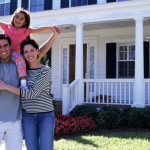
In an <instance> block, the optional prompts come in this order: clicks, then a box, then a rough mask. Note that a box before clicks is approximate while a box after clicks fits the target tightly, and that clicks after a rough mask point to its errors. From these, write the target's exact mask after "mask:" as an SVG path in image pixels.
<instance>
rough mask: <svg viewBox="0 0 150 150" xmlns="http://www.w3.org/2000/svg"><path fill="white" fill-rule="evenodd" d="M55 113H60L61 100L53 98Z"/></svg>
mask: <svg viewBox="0 0 150 150" xmlns="http://www.w3.org/2000/svg"><path fill="white" fill-rule="evenodd" d="M53 105H54V111H55V115H59V114H62V101H61V100H53Z"/></svg>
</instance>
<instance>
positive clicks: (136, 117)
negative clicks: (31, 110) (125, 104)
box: [121, 108, 146, 128]
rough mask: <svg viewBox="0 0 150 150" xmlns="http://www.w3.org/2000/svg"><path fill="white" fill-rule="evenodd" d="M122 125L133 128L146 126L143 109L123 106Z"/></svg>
mask: <svg viewBox="0 0 150 150" xmlns="http://www.w3.org/2000/svg"><path fill="white" fill-rule="evenodd" d="M121 116H122V125H123V126H128V127H134V128H141V127H146V125H145V121H146V120H145V117H144V109H142V108H123V110H122V115H121Z"/></svg>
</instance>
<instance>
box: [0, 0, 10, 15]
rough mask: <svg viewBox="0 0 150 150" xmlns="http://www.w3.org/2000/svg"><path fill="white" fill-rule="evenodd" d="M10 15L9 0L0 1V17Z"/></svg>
mask: <svg viewBox="0 0 150 150" xmlns="http://www.w3.org/2000/svg"><path fill="white" fill-rule="evenodd" d="M5 15H10V0H0V16H5Z"/></svg>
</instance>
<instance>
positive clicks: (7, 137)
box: [0, 9, 60, 150]
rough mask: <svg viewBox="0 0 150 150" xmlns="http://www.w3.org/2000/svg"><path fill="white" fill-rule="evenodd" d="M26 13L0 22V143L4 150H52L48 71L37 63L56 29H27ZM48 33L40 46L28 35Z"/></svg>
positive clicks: (52, 112) (52, 127) (20, 10)
mask: <svg viewBox="0 0 150 150" xmlns="http://www.w3.org/2000/svg"><path fill="white" fill-rule="evenodd" d="M29 26H30V14H29V12H28V11H27V10H24V9H17V10H16V11H15V12H14V14H13V16H12V19H11V22H10V24H6V23H3V22H0V27H1V28H2V30H3V32H4V34H0V142H2V140H3V139H4V141H5V149H6V150H21V149H22V141H23V135H24V138H25V143H26V147H27V150H53V141H54V128H55V116H54V107H53V103H52V97H51V96H52V94H51V68H50V67H48V66H45V65H42V64H40V63H39V60H40V59H41V58H42V57H43V56H44V55H45V54H46V53H47V52H48V51H49V50H50V48H51V47H52V45H53V43H54V42H55V40H56V38H57V37H58V36H59V34H60V28H59V27H58V26H55V25H52V26H50V27H40V28H36V29H32V28H29ZM49 30H51V31H52V34H51V35H50V37H49V38H48V40H47V41H46V42H45V43H44V44H43V45H42V46H41V47H39V45H38V44H37V43H36V41H35V40H33V39H31V38H30V34H31V33H40V32H45V31H49Z"/></svg>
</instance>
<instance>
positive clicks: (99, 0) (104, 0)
mask: <svg viewBox="0 0 150 150" xmlns="http://www.w3.org/2000/svg"><path fill="white" fill-rule="evenodd" d="M103 3H106V0H97V4H103Z"/></svg>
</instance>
